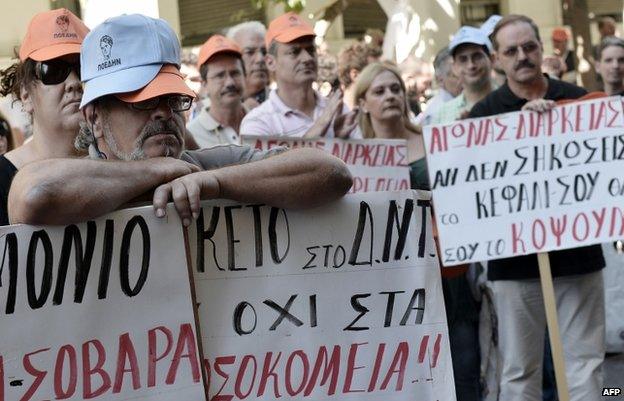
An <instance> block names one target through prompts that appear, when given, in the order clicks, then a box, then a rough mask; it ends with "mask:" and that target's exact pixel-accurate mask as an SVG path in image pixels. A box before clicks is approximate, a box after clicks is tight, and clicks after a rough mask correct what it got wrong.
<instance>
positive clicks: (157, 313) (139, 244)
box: [0, 207, 206, 401]
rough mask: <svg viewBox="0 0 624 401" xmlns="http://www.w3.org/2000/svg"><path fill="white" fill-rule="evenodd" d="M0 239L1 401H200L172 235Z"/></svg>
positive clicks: (183, 270)
mask: <svg viewBox="0 0 624 401" xmlns="http://www.w3.org/2000/svg"><path fill="white" fill-rule="evenodd" d="M168 216H169V217H168V218H167V219H157V218H156V217H154V212H153V208H152V207H144V208H137V209H128V210H123V211H120V212H116V213H112V214H109V215H107V216H104V217H102V218H100V219H98V220H95V221H89V222H86V223H81V224H77V225H69V226H67V227H59V226H56V227H34V226H26V225H19V226H7V227H2V228H1V232H2V234H1V235H2V241H1V242H0V246H2V249H3V253H2V255H3V257H2V264H1V269H2V270H0V274H1V276H0V278H1V279H2V282H1V284H0V302H1V303H0V310H1V312H0V338H1V339H2V340H1V342H0V401H15V400H51V399H55V400H61V399H62V400H84V399H90V400H107V401H117V400H133V401H135V400H141V401H170V400H173V399H176V400H190V401H196V400H197V401H200V400H206V398H205V389H204V384H203V380H202V377H201V376H202V375H201V367H202V365H201V360H200V358H199V353H198V345H199V344H198V343H197V334H196V327H195V316H194V312H193V302H192V300H191V283H190V280H189V270H188V267H187V264H186V258H185V249H184V239H183V235H182V225H181V222H180V219H179V218H178V217H177V213H176V212H175V209H173V207H170V208H169V211H168Z"/></svg>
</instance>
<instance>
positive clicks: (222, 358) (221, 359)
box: [210, 355, 236, 401]
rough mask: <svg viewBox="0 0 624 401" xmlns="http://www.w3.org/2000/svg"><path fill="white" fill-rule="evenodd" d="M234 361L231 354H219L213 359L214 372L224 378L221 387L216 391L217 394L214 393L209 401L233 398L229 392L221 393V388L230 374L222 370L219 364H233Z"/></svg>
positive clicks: (228, 400) (227, 400)
mask: <svg viewBox="0 0 624 401" xmlns="http://www.w3.org/2000/svg"><path fill="white" fill-rule="evenodd" d="M235 361H236V357H235V356H233V355H229V356H220V357H218V358H216V359H215V361H214V371H215V373H216V374H218V375H219V376H221V377H223V378H224V379H225V380H224V381H223V385H222V386H221V388H219V391H217V394H215V396H214V397H212V398H211V399H210V401H231V400H232V399H233V398H234V396H233V395H230V394H223V395H222V394H221V392H222V391H223V388H224V387H225V385H226V384H227V382H228V380H229V379H230V375H229V374H227V373H225V372H224V371H223V370H221V366H222V365H233V364H234V362H235Z"/></svg>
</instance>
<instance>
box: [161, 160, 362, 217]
mask: <svg viewBox="0 0 624 401" xmlns="http://www.w3.org/2000/svg"><path fill="white" fill-rule="evenodd" d="M351 184H352V178H351V174H350V173H349V170H348V169H347V167H346V165H345V164H344V163H343V162H342V161H341V160H340V159H338V158H336V157H334V156H331V155H329V154H327V153H325V152H323V151H321V150H317V149H311V148H300V149H293V150H290V151H287V152H284V153H281V154H279V155H276V156H273V157H269V158H267V159H264V160H260V161H256V162H252V163H247V164H241V165H236V166H229V167H223V168H220V169H216V170H210V171H201V172H199V173H194V174H189V175H186V176H183V177H179V178H177V179H175V180H173V181H172V182H170V183H167V184H163V185H161V186H159V187H158V188H157V189H156V190H155V191H154V208H155V212H156V215H157V216H159V217H162V216H164V215H165V210H166V208H165V206H166V204H167V202H169V201H170V200H173V201H174V203H175V206H176V209H177V211H178V213H179V214H180V217H181V218H182V221H183V222H184V224H185V225H188V224H190V222H191V219H195V218H197V216H198V215H199V209H200V206H199V202H200V199H217V198H221V199H233V200H236V201H239V202H243V203H264V204H267V205H271V206H277V207H282V208H289V209H301V208H308V207H314V206H318V205H320V204H322V203H325V202H329V201H332V200H334V199H337V198H339V197H341V196H343V195H344V194H345V193H346V192H347V191H348V190H349V188H351Z"/></svg>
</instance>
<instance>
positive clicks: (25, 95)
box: [0, 9, 89, 225]
mask: <svg viewBox="0 0 624 401" xmlns="http://www.w3.org/2000/svg"><path fill="white" fill-rule="evenodd" d="M87 32H89V29H88V28H87V27H86V25H85V24H84V23H83V22H82V21H81V20H80V19H79V18H78V17H76V16H75V15H74V14H72V13H71V12H70V11H68V10H66V9H57V10H52V11H46V12H42V13H39V14H36V15H35V16H34V17H33V18H32V19H31V21H30V23H29V25H28V29H27V31H26V35H25V37H24V39H23V41H22V43H21V45H20V48H19V53H18V58H19V60H17V61H16V62H15V63H14V64H13V65H11V66H10V67H8V68H6V69H5V70H3V71H1V72H0V76H1V80H0V94H1V95H3V96H12V97H13V99H14V100H19V102H20V105H21V107H22V110H23V111H24V112H25V113H26V114H28V115H29V116H30V118H31V121H32V137H31V138H32V139H31V140H30V141H28V142H27V143H25V144H24V145H22V146H20V147H18V148H16V149H13V150H10V151H9V152H8V153H6V154H5V155H2V156H0V225H6V224H9V218H8V208H7V202H8V195H9V189H10V187H11V186H12V180H13V177H14V176H15V174H16V173H17V171H18V170H21V169H22V168H23V167H24V166H26V165H28V164H29V163H33V162H36V161H39V160H45V159H49V158H53V157H70V156H75V155H78V152H77V151H76V149H75V148H74V146H73V139H74V137H75V136H76V134H77V133H78V129H79V123H80V122H81V121H83V117H82V114H81V113H80V110H79V109H78V106H79V104H80V98H81V96H82V86H81V84H80V63H79V54H80V44H81V43H82V40H83V39H84V37H85V36H86V34H87Z"/></svg>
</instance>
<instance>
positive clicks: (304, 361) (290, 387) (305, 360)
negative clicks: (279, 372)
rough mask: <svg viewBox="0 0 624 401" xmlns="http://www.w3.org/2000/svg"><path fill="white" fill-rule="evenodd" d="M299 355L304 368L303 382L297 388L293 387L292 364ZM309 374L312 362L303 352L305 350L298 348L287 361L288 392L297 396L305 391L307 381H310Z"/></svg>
mask: <svg viewBox="0 0 624 401" xmlns="http://www.w3.org/2000/svg"><path fill="white" fill-rule="evenodd" d="M296 356H297V357H299V359H300V360H301V364H302V368H303V377H302V378H301V383H300V384H299V387H297V389H294V388H293V384H292V383H291V380H292V378H293V376H294V375H293V373H292V365H293V361H294V360H295V357H296ZM308 376H310V362H309V361H308V356H307V355H306V354H305V353H304V352H303V350H297V351H295V352H293V353H292V354H290V356H289V357H288V360H287V361H286V380H285V381H286V392H287V393H288V395H290V396H295V395H297V394H299V393H300V392H302V391H303V389H304V388H305V386H306V382H307V381H308Z"/></svg>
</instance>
